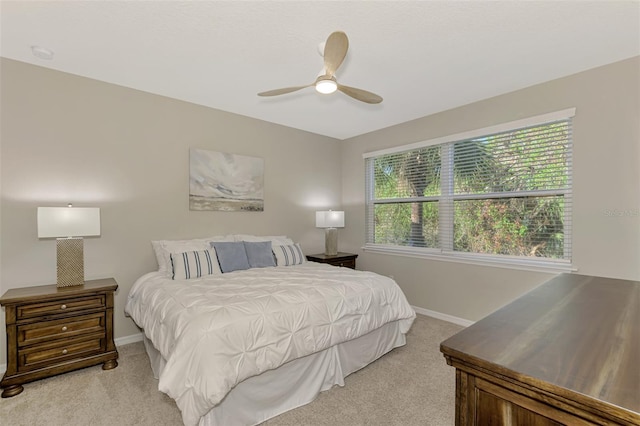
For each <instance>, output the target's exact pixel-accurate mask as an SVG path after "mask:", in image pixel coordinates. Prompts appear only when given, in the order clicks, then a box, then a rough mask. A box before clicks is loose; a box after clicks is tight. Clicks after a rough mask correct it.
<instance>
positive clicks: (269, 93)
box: [258, 84, 313, 96]
mask: <svg viewBox="0 0 640 426" xmlns="http://www.w3.org/2000/svg"><path fill="white" fill-rule="evenodd" d="M309 86H313V84H306V85H304V86H294V87H285V88H282V89H275V90H268V91H266V92H260V93H258V96H278V95H284V94H285V93H291V92H295V91H296V90H300V89H304V88H305V87H309Z"/></svg>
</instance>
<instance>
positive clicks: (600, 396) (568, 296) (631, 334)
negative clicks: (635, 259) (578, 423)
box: [441, 274, 640, 419]
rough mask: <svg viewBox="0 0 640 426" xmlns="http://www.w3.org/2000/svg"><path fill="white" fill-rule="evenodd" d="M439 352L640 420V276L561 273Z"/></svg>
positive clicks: (490, 316) (444, 345)
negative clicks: (623, 277) (621, 277)
mask: <svg viewBox="0 0 640 426" xmlns="http://www.w3.org/2000/svg"><path fill="white" fill-rule="evenodd" d="M441 350H442V352H443V353H444V354H445V355H447V356H450V357H452V358H456V359H459V360H462V361H463V362H465V363H468V364H471V365H477V366H479V367H481V368H483V369H485V370H489V371H495V372H497V373H499V374H502V375H505V376H507V377H511V378H513V379H516V380H518V381H520V382H524V383H528V384H530V385H532V386H536V387H540V388H543V389H545V390H548V391H551V392H556V391H557V392H558V393H565V392H566V391H568V392H570V393H572V394H577V395H584V396H586V397H587V399H592V400H594V401H597V402H602V403H605V404H606V405H612V406H615V407H620V408H622V409H623V410H625V411H630V412H631V413H632V415H633V416H634V417H635V415H638V419H640V282H637V281H627V280H618V279H612V278H600V277H592V276H585V275H575V274H563V275H560V276H558V277H556V278H554V279H552V280H550V281H548V282H546V283H545V284H543V285H541V286H540V287H537V288H535V289H534V290H532V291H530V292H529V293H527V294H525V295H523V296H522V297H520V298H518V299H517V300H515V301H514V302H512V303H510V304H509V305H507V306H505V307H503V308H501V309H499V310H498V311H496V312H494V313H493V314H491V315H489V316H488V317H486V318H484V319H482V320H480V321H478V322H477V323H475V324H473V325H472V326H470V327H468V328H466V329H465V330H462V331H461V332H460V333H458V334H456V335H455V336H453V337H451V338H449V339H447V340H445V341H444V342H442V344H441Z"/></svg>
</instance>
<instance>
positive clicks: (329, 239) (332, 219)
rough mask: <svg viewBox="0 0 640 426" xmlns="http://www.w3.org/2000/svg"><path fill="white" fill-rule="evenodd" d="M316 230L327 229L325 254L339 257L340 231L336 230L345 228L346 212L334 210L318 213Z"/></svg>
mask: <svg viewBox="0 0 640 426" xmlns="http://www.w3.org/2000/svg"><path fill="white" fill-rule="evenodd" d="M316 228H325V234H324V254H325V255H327V256H335V255H337V254H338V230H337V229H336V228H344V212H342V211H333V210H329V211H320V212H316Z"/></svg>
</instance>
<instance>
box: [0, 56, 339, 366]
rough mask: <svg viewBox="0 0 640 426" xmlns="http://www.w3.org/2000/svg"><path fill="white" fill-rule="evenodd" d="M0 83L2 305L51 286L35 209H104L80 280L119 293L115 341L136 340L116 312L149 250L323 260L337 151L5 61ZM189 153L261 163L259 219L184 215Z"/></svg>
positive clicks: (49, 246)
mask: <svg viewBox="0 0 640 426" xmlns="http://www.w3.org/2000/svg"><path fill="white" fill-rule="evenodd" d="M0 83H1V88H2V92H1V105H0V106H1V108H2V122H1V134H0V136H1V139H2V145H1V147H2V151H1V166H0V167H1V172H2V175H1V179H2V180H1V190H2V199H1V203H2V205H1V209H0V211H1V215H2V216H1V220H2V222H1V228H0V236H1V237H0V245H1V252H0V256H1V259H0V264H1V265H2V271H1V275H0V290H1V292H2V293H3V292H5V291H6V290H7V289H10V288H14V287H26V286H32V285H39V284H49V283H54V282H55V278H56V260H55V255H56V248H55V241H53V240H38V238H37V232H36V207H38V206H64V205H66V203H68V202H72V203H74V204H75V205H76V206H96V207H100V208H101V214H102V236H101V237H100V238H88V239H86V240H85V275H86V277H87V278H88V279H91V278H100V277H115V278H116V280H117V281H118V283H119V285H120V287H119V289H118V292H117V296H116V312H115V333H116V337H123V336H128V335H132V334H135V333H137V332H138V331H137V329H136V327H135V326H134V324H133V322H132V321H131V320H130V319H128V318H126V317H125V316H124V311H123V309H124V304H125V301H126V297H127V294H128V292H129V289H130V288H131V285H132V284H133V282H134V280H135V279H136V278H137V277H139V276H140V275H142V274H143V273H145V272H148V271H151V270H153V269H155V268H156V262H155V257H154V255H153V252H152V249H151V245H150V240H153V239H170V238H191V237H206V236H213V235H219V234H227V233H250V234H258V235H260V234H262V235H264V234H286V235H289V236H291V237H292V238H293V239H294V240H296V241H299V242H300V243H301V244H302V247H303V249H304V250H305V251H306V252H308V253H314V252H320V251H322V250H323V249H324V234H323V232H322V230H319V229H316V228H315V213H314V212H315V210H316V209H318V208H322V209H327V208H334V209H335V208H339V207H340V201H341V198H340V197H341V194H340V191H341V186H340V182H341V177H340V162H339V141H337V140H334V139H331V138H327V137H322V136H318V135H314V134H311V133H307V132H302V131H299V130H295V129H290V128H286V127H283V126H278V125H274V124H270V123H267V122H264V121H259V120H254V119H250V118H247V117H243V116H239V115H235V114H230V113H225V112H222V111H217V110H213V109H210V108H204V107H200V106H197V105H193V104H189V103H186V102H180V101H177V100H172V99H168V98H164V97H160V96H155V95H151V94H148V93H144V92H140V91H135V90H131V89H127V88H123V87H119V86H115V85H111V84H106V83H102V82H98V81H95V80H90V79H86V78H82V77H77V76H73V75H70V74H64V73H60V72H56V71H52V70H48V69H44V68H40V67H35V66H31V65H27V64H24V63H20V62H15V61H11V60H6V59H2V62H1V81H0ZM203 90H206V88H203ZM191 147H194V148H202V149H209V150H214V151H223V152H230V153H236V154H241V155H250V156H256V157H262V158H264V161H265V211H264V212H262V213H256V212H254V213H244V212H236V213H230V212H191V211H189V205H188V190H189V182H188V177H189V164H188V161H189V157H188V155H189V148H191ZM1 317H2V319H1V320H0V327H1V328H0V329H2V330H4V314H2V315H1ZM0 341H1V342H2V343H0V345H2V346H0V354H2V355H1V358H0V364H1V363H4V362H5V352H6V351H5V349H4V347H5V346H4V345H5V339H4V338H2V339H0Z"/></svg>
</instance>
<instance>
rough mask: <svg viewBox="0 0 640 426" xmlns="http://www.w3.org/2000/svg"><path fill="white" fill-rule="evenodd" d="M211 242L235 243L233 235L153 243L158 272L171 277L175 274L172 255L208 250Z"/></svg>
mask: <svg viewBox="0 0 640 426" xmlns="http://www.w3.org/2000/svg"><path fill="white" fill-rule="evenodd" d="M211 241H233V236H232V235H227V236H218V237H210V238H197V239H192V240H157V241H151V246H152V247H153V251H154V252H155V254H156V260H157V261H158V272H161V273H162V274H164V275H166V276H168V277H170V276H171V275H172V273H173V270H172V266H171V258H170V254H171V253H184V252H186V251H199V250H206V249H208V248H209V247H210V245H209V243H210V242H211Z"/></svg>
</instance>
